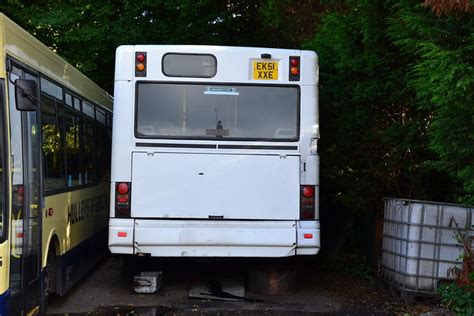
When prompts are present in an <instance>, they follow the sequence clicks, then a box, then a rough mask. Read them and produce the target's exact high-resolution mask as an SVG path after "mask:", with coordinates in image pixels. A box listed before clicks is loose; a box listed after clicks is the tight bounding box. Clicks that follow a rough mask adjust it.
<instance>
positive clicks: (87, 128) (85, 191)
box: [0, 13, 112, 316]
mask: <svg viewBox="0 0 474 316" xmlns="http://www.w3.org/2000/svg"><path fill="white" fill-rule="evenodd" d="M111 125H112V98H111V96H110V95H108V94H107V93H106V92H105V91H104V90H102V89H101V88H100V87H99V86H97V85H96V84H94V83H93V82H92V81H91V80H90V79H88V78H87V77H85V76H84V75H83V74H81V73H80V72H79V71H78V70H77V69H75V68H74V67H73V66H71V65H70V64H68V63H67V62H66V61H64V60H63V59H61V58H60V57H59V56H58V55H56V54H55V53H54V52H53V51H51V50H50V49H49V48H47V47H46V46H45V45H43V44H42V43H41V42H39V41H38V40H37V39H35V38H34V37H33V36H32V35H30V34H29V33H28V32H26V31H25V30H23V29H22V28H20V27H19V26H18V25H16V24H15V23H14V22H13V21H11V20H10V19H8V18H7V17H6V16H5V15H3V14H1V13H0V315H2V316H3V315H34V314H39V313H41V312H42V311H43V310H44V306H45V302H46V298H47V297H48V295H49V294H51V293H56V294H59V295H63V294H64V293H65V292H66V291H67V290H68V289H69V288H71V286H72V285H73V284H74V283H75V282H76V281H77V280H78V279H79V278H81V276H83V275H84V274H85V273H86V272H87V271H88V270H89V269H90V268H91V267H92V266H93V265H94V264H95V263H96V262H97V261H98V260H99V259H100V257H101V256H102V255H103V254H105V253H106V249H107V221H108V208H109V186H110V171H109V170H110V167H109V166H110V144H111V141H110V138H111Z"/></svg>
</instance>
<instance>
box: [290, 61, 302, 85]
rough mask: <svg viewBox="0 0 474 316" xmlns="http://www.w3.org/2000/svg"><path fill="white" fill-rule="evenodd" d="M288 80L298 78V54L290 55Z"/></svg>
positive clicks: (297, 79) (296, 79)
mask: <svg viewBox="0 0 474 316" xmlns="http://www.w3.org/2000/svg"><path fill="white" fill-rule="evenodd" d="M289 65H290V69H289V72H290V75H289V80H290V81H299V80H300V57H299V56H290V62H289Z"/></svg>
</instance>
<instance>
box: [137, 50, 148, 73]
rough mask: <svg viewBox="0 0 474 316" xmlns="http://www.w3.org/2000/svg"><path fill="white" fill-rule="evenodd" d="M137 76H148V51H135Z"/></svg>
mask: <svg viewBox="0 0 474 316" xmlns="http://www.w3.org/2000/svg"><path fill="white" fill-rule="evenodd" d="M135 77H146V53H145V52H136V53H135Z"/></svg>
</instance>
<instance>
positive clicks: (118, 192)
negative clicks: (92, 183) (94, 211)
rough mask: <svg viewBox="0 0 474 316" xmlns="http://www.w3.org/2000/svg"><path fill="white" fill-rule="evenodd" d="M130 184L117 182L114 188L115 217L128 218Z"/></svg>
mask: <svg viewBox="0 0 474 316" xmlns="http://www.w3.org/2000/svg"><path fill="white" fill-rule="evenodd" d="M130 193H131V183H130V182H119V183H117V185H116V186H115V217H121V218H128V217H130Z"/></svg>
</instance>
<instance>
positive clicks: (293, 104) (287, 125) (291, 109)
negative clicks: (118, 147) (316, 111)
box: [135, 82, 299, 141]
mask: <svg viewBox="0 0 474 316" xmlns="http://www.w3.org/2000/svg"><path fill="white" fill-rule="evenodd" d="M298 124H299V87H298V86H276V85H271V86H270V85H266V86H265V85H209V84H174V83H173V84H169V83H150V82H139V83H138V86H137V105H136V129H135V135H136V137H138V138H182V139H227V140H271V141H297V140H298V129H299V128H298Z"/></svg>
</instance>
